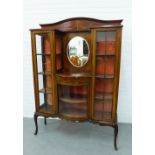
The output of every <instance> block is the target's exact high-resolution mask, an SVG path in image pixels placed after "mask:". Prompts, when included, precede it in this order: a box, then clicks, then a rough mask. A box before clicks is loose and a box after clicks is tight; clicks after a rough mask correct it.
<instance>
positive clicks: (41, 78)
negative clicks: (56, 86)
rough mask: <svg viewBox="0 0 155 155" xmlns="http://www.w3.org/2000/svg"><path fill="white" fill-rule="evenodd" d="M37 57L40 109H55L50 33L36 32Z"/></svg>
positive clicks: (46, 110) (49, 110) (47, 110)
mask: <svg viewBox="0 0 155 155" xmlns="http://www.w3.org/2000/svg"><path fill="white" fill-rule="evenodd" d="M35 41H36V42H35V43H36V59H37V76H38V88H39V92H38V93H39V103H38V104H39V111H40V112H45V113H46V112H52V111H53V99H52V98H53V93H52V75H51V71H52V63H51V52H50V33H36V34H35Z"/></svg>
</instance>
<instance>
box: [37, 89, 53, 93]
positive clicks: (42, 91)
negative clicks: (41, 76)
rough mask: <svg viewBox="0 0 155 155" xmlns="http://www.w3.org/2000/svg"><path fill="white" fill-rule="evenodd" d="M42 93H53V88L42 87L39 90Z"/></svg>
mask: <svg viewBox="0 0 155 155" xmlns="http://www.w3.org/2000/svg"><path fill="white" fill-rule="evenodd" d="M39 92H40V93H45V94H51V93H52V89H51V88H42V89H40V90H39Z"/></svg>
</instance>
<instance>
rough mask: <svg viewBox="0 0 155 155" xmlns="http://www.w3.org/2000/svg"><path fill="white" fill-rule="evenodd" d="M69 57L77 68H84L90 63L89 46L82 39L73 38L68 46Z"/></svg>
mask: <svg viewBox="0 0 155 155" xmlns="http://www.w3.org/2000/svg"><path fill="white" fill-rule="evenodd" d="M67 56H68V59H69V61H70V63H71V64H72V65H73V66H75V67H83V66H84V65H85V64H86V63H87V62H88V57H89V46H88V43H87V41H86V40H85V39H84V38H82V37H78V36H77V37H74V38H72V39H71V40H70V41H69V43H68V46H67Z"/></svg>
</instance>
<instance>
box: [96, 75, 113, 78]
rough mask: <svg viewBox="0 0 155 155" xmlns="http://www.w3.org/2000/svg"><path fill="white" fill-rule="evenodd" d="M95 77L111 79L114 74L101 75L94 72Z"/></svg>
mask: <svg viewBox="0 0 155 155" xmlns="http://www.w3.org/2000/svg"><path fill="white" fill-rule="evenodd" d="M95 77H96V78H104V79H113V78H114V75H102V74H96V75H95Z"/></svg>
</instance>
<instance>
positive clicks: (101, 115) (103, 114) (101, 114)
mask: <svg viewBox="0 0 155 155" xmlns="http://www.w3.org/2000/svg"><path fill="white" fill-rule="evenodd" d="M95 117H96V118H107V119H111V112H106V111H104V112H103V111H95Z"/></svg>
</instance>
